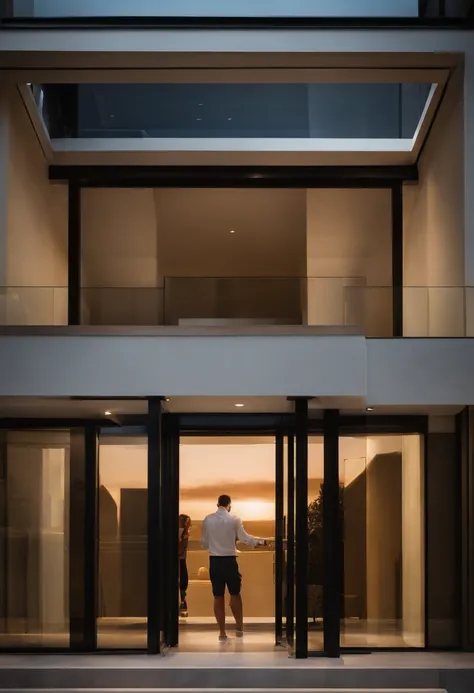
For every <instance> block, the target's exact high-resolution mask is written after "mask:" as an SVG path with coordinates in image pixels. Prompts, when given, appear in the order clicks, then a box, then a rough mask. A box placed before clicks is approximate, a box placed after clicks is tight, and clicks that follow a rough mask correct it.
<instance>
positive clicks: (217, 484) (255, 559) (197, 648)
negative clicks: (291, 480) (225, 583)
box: [179, 437, 275, 652]
mask: <svg viewBox="0 0 474 693" xmlns="http://www.w3.org/2000/svg"><path fill="white" fill-rule="evenodd" d="M221 493H227V494H229V495H230V496H231V498H232V512H233V513H235V514H236V515H237V516H239V517H240V518H241V519H242V520H243V522H244V527H245V530H246V531H247V532H248V533H249V534H252V535H254V536H258V537H263V538H272V537H274V535H275V439H274V438H273V437H272V438H266V437H262V438H257V437H234V438H231V437H226V438H218V437H216V438H190V437H185V438H181V441H180V513H181V514H183V515H187V516H189V517H190V518H191V525H192V526H191V531H190V536H189V542H188V548H187V555H186V570H187V574H188V579H189V583H188V585H187V589H186V601H187V616H186V615H184V614H183V616H182V617H181V618H180V638H179V646H180V649H181V650H184V651H187V652H189V651H192V652H206V651H207V652H213V651H216V650H217V648H218V647H219V643H218V638H217V635H218V631H217V626H216V622H215V618H214V615H213V597H212V589H211V583H210V580H209V557H208V554H207V551H205V550H204V549H202V548H201V527H202V522H203V520H204V518H205V517H206V515H208V514H210V513H212V512H214V511H215V509H216V501H217V497H218V496H219V495H220V494H221ZM238 550H239V552H240V554H239V557H238V562H239V569H240V572H241V574H242V599H243V609H244V626H245V630H246V635H245V641H244V643H243V646H244V647H245V650H246V651H259V650H266V649H268V650H271V649H273V647H274V641H275V633H274V619H275V593H274V584H275V582H274V581H275V552H274V549H273V548H272V547H268V548H263V547H261V548H256V549H254V548H251V547H248V546H245V545H244V544H241V543H239V544H238ZM183 567H184V566H183ZM182 588H183V589H184V588H185V585H182ZM226 619H227V621H228V624H229V626H228V628H229V633H228V634H229V635H230V636H233V632H234V629H235V626H234V620H233V618H232V614H231V612H230V609H227V612H226ZM240 650H241V647H239V651H240Z"/></svg>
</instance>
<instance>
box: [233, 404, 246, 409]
mask: <svg viewBox="0 0 474 693" xmlns="http://www.w3.org/2000/svg"><path fill="white" fill-rule="evenodd" d="M235 406H236V407H238V408H239V409H240V408H241V407H245V404H236V405H235Z"/></svg>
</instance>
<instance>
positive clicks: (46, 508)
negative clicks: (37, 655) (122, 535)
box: [0, 431, 69, 648]
mask: <svg viewBox="0 0 474 693" xmlns="http://www.w3.org/2000/svg"><path fill="white" fill-rule="evenodd" d="M2 438H3V440H2V441H1V443H2V452H1V453H0V454H1V465H0V466H1V476H0V515H1V517H0V523H1V524H0V551H1V555H2V556H3V559H2V561H1V567H0V646H4V647H12V648H16V647H27V648H34V647H68V646H69V564H68V553H67V545H68V540H69V520H68V517H69V490H68V484H69V433H66V432H46V431H41V432H39V431H38V432H33V431H28V432H27V431H23V432H8V433H6V434H3V435H2Z"/></svg>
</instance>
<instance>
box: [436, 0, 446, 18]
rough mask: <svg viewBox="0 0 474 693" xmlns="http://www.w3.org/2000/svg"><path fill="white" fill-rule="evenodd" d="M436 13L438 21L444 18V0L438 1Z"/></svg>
mask: <svg viewBox="0 0 474 693" xmlns="http://www.w3.org/2000/svg"><path fill="white" fill-rule="evenodd" d="M438 8H439V9H438V12H439V17H440V19H443V18H444V17H446V0H439V6H438Z"/></svg>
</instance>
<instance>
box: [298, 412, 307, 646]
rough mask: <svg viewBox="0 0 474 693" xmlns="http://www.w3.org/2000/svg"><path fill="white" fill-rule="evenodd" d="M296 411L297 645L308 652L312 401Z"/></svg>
mask: <svg viewBox="0 0 474 693" xmlns="http://www.w3.org/2000/svg"><path fill="white" fill-rule="evenodd" d="M295 412H296V564H295V567H296V584H295V594H296V599H295V610H296V647H295V657H296V658H297V659H303V658H306V657H307V656H308V401H307V400H304V399H297V400H296V402H295Z"/></svg>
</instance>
